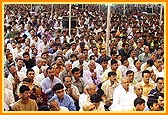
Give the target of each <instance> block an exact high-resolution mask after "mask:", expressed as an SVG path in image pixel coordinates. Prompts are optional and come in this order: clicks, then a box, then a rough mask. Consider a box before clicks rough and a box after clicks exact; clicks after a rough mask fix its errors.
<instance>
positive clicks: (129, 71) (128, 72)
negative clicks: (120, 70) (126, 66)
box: [126, 70, 134, 76]
mask: <svg viewBox="0 0 168 115" xmlns="http://www.w3.org/2000/svg"><path fill="white" fill-rule="evenodd" d="M130 73H133V74H134V71H132V70H128V71H127V72H126V76H127V75H128V74H130Z"/></svg>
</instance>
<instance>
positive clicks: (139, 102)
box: [134, 97, 145, 107]
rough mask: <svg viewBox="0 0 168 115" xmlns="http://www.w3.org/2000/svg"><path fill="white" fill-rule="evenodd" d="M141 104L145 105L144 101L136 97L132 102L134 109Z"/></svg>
mask: <svg viewBox="0 0 168 115" xmlns="http://www.w3.org/2000/svg"><path fill="white" fill-rule="evenodd" d="M142 103H145V100H144V99H142V98H139V97H137V98H136V99H135V100H134V107H136V106H137V105H138V104H139V105H141V104H142Z"/></svg>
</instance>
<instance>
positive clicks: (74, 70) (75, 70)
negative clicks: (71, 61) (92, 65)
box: [72, 67, 80, 74]
mask: <svg viewBox="0 0 168 115" xmlns="http://www.w3.org/2000/svg"><path fill="white" fill-rule="evenodd" d="M78 71H80V69H79V68H77V67H74V68H73V69H72V74H74V73H75V72H78Z"/></svg>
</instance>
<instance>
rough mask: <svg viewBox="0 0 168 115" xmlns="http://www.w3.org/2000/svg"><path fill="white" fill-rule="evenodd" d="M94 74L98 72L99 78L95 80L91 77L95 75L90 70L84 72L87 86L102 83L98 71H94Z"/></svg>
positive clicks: (97, 76)
mask: <svg viewBox="0 0 168 115" xmlns="http://www.w3.org/2000/svg"><path fill="white" fill-rule="evenodd" d="M94 72H96V78H97V79H94V80H93V79H92V77H91V76H92V74H93V73H91V72H90V70H89V69H87V70H86V71H84V72H83V80H84V82H85V86H86V85H88V84H91V83H96V85H99V83H100V82H101V78H100V73H99V72H98V71H97V70H96V69H95V70H94Z"/></svg>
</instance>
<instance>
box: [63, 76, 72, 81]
mask: <svg viewBox="0 0 168 115" xmlns="http://www.w3.org/2000/svg"><path fill="white" fill-rule="evenodd" d="M66 77H70V78H71V76H64V77H63V79H62V80H63V82H65V78H66ZM71 80H72V78H71Z"/></svg>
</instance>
